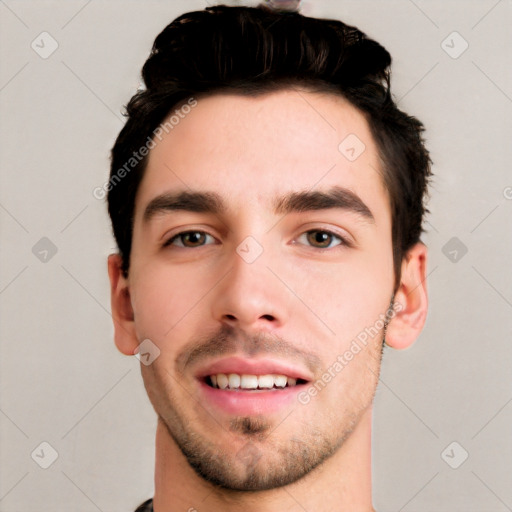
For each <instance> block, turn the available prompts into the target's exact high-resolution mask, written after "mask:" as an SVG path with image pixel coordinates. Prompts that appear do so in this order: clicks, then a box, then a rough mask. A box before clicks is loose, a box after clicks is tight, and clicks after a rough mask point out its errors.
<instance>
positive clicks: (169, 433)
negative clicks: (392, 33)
mask: <svg viewBox="0 0 512 512" xmlns="http://www.w3.org/2000/svg"><path fill="white" fill-rule="evenodd" d="M390 62H391V58H390V56H389V54H388V52H387V51H386V50H385V49H384V48H383V47H382V46H380V45H379V44H378V43H376V42H374V41H372V40H370V39H368V38H367V37H366V36H365V35H364V34H363V33H362V32H360V31H359V30H358V29H356V28H353V27H349V26H347V25H344V24H343V23H341V22H339V21H334V20H317V19H313V18H308V17H305V16H302V15H300V14H299V13H297V12H284V11H280V10H278V9H272V8H269V7H267V6H260V7H259V8H248V7H226V6H217V7H212V8H208V9H206V10H205V11H199V12H192V13H187V14H185V15H183V16H181V17H179V18H178V19H176V20H175V21H174V22H172V23H171V24H170V25H169V26H168V27H167V28H166V29H165V30H164V31H163V32H162V33H161V34H160V35H159V36H158V37H157V39H156V40H155V43H154V47H153V51H152V54H151V56H150V57H149V59H148V60H147V62H146V63H145V65H144V68H143V79H144V84H145V88H143V89H141V90H140V91H139V92H138V93H137V94H136V95H135V96H134V97H133V98H132V99H131V101H130V103H129V104H128V107H127V116H128V120H127V123H126V125H125V127H124V128H123V130H122V131H121V133H120V135H119V137H118V139H117V141H116V143H115V146H114V148H113V150H112V168H111V177H110V181H109V185H108V189H109V195H108V201H109V213H110V216H111V219H112V224H113V230H114V235H115V238H116V241H117V244H118V247H119V252H118V254H113V255H111V256H110V257H109V261H108V268H109V276H110V281H111V294H112V312H113V319H114V325H115V342H116V345H117V347H118V348H119V350H120V351H121V352H122V353H124V354H127V355H133V354H137V357H139V358H140V360H141V363H142V364H141V371H142V375H143V379H144V384H145V387H146V389H147V392H148V395H149V398H150V400H151V402H152V404H153V406H154V409H155V411H156V413H157V415H158V427H157V432H156V469H155V471H156V472H155V496H154V499H153V500H149V501H148V502H146V503H145V504H143V505H141V507H140V508H139V509H138V510H140V511H143V510H144V511H146V510H154V511H155V512H175V511H182V510H188V511H194V510H197V511H209V512H215V511H218V510H222V511H224V512H226V511H235V510H236V511H239V510H244V511H247V512H249V511H250V512H252V511H258V512H268V511H277V510H288V511H299V510H301V511H302V510H310V511H322V512H330V511H332V512H334V511H341V510H347V511H352V512H358V511H361V512H367V511H371V510H373V508H372V502H371V459H370V454H371V446H370V437H371V410H372V399H373V396H374V393H375V389H376V386H377V382H378V375H379V369H380V361H381V355H382V350H383V345H384V343H386V344H387V345H389V346H392V347H394V348H398V349H400V348H405V347H408V346H410V345H411V344H412V343H413V342H414V340H415V339H416V338H417V336H418V334H419V333H420V331H421V329H422V327H423V325H424V322H425V317H426V311H427V293H426V286H425V274H426V256H427V251H426V248H425V246H424V245H423V244H422V243H421V242H420V234H421V223H422V218H423V215H424V213H425V207H424V196H425V194H426V188H427V185H428V181H429V177H430V159H429V155H428V152H427V150H426V149H425V147H424V144H423V140H422V136H421V134H422V130H423V127H422V125H421V123H420V122H419V121H417V120H416V119H415V118H413V117H409V116H407V115H406V114H404V113H403V112H401V111H400V110H398V109H397V107H396V105H395V104H394V102H393V100H392V98H391V94H390V89H389V65H390Z"/></svg>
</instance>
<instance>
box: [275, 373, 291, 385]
mask: <svg viewBox="0 0 512 512" xmlns="http://www.w3.org/2000/svg"><path fill="white" fill-rule="evenodd" d="M287 381H288V378H287V377H286V375H274V384H275V385H276V388H284V387H285V386H286V383H287Z"/></svg>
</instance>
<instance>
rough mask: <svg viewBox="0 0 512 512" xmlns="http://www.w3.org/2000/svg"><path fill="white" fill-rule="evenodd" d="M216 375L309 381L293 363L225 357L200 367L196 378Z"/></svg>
mask: <svg viewBox="0 0 512 512" xmlns="http://www.w3.org/2000/svg"><path fill="white" fill-rule="evenodd" d="M218 373H225V374H226V375H228V374H230V373H237V374H239V375H270V374H277V375H286V376H287V377H292V378H295V379H303V380H305V381H310V380H311V379H312V377H311V375H310V373H309V372H308V371H306V370H304V369H303V368H299V367H298V366H297V365H295V364H293V363H289V362H287V361H280V360H278V359H261V358H260V359H257V358H244V357H236V356H235V357H227V358H223V359H217V360H214V361H211V362H209V363H207V364H204V365H203V366H201V368H199V369H198V371H197V372H196V377H197V378H198V379H202V378H205V377H208V376H209V375H216V374H218Z"/></svg>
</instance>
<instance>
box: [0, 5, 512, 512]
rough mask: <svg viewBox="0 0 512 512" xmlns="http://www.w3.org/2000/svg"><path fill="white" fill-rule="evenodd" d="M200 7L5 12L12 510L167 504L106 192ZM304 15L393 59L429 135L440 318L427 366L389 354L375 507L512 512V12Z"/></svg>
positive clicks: (431, 238)
mask: <svg viewBox="0 0 512 512" xmlns="http://www.w3.org/2000/svg"><path fill="white" fill-rule="evenodd" d="M210 3H212V4H213V3H214V2H210ZM232 3H234V2H232ZM246 4H247V2H246ZM206 5H207V2H206V1H205V0H189V1H170V0H169V1H155V0H151V1H144V2H142V1H120V0H117V1H108V2H107V1H100V0H92V1H90V0H89V1H86V0H84V1H80V2H76V1H69V0H66V1H64V0H60V1H52V2H50V1H48V2H46V1H41V2H36V1H15V0H0V15H1V29H2V30H1V34H2V35H1V62H2V64H1V75H0V102H1V109H2V114H1V140H2V142H1V149H2V153H1V154H2V156H1V166H2V175H1V194H0V222H1V228H2V245H1V272H0V305H1V308H2V319H1V323H0V332H1V340H2V341H1V342H2V344H1V352H0V379H1V406H0V407H1V411H0V440H1V453H2V463H1V468H0V482H1V483H0V510H1V511H2V512H30V511H35V510H37V511H38V512H50V511H52V512H55V511H70V510H72V511H76V512H81V511H83V512H89V511H91V512H94V511H98V510H100V511H104V512H107V511H133V510H134V508H135V506H136V505H138V504H139V503H140V502H141V501H143V500H144V499H146V498H148V497H150V496H151V495H152V492H153V463H154V454H153V442H154V440H153V436H154V430H155V424H156V417H155V414H154V412H153V410H152V408H151V407H150V405H149V402H148V400H147V398H146V395H145V391H144V388H143V384H142V380H141V378H140V372H139V363H138V361H137V360H136V359H135V358H129V357H125V356H122V355H121V354H119V353H118V352H117V350H116V348H115V346H114V343H113V340H112V334H113V330H112V326H111V319H110V313H109V310H110V305H109V288H108V279H107V272H106V268H107V267H106V257H107V255H108V254H109V253H110V252H113V251H114V249H115V245H114V243H113V240H112V238H111V235H110V225H109V223H108V218H107V215H106V207H105V204H104V202H103V201H99V200H97V199H95V198H94V196H93V193H92V192H93V189H94V188H95V187H98V186H101V185H102V184H103V183H104V182H105V180H106V179H107V175H108V166H109V160H108V153H109V150H110V148H111V146H112V144H113V142H114V139H115V137H116V135H117V133H118V132H119V130H120V129H121V127H122V125H123V119H122V116H121V113H120V112H121V110H122V106H123V105H124V104H126V102H127V101H128V99H129V98H130V96H131V95H132V94H133V93H134V92H135V90H136V88H137V86H138V84H139V72H140V68H141V66H142V64H143V63H144V60H145V59H146V57H147V55H148V53H149V50H150V48H151V44H152V42H153V39H154V38H155V36H156V35H157V34H158V33H159V32H160V31H161V30H162V29H163V28H164V26H165V25H167V24H168V23H169V22H170V21H171V20H172V19H174V18H175V17H176V16H177V15H179V14H181V13H183V12H185V11H187V10H194V9H202V8H204V7H205V6H206ZM303 11H304V12H305V13H306V14H311V15H314V16H328V17H335V18H338V19H342V20H343V21H345V22H348V23H350V24H354V25H356V26H358V27H359V28H361V29H362V30H364V31H365V32H367V33H368V34H369V35H370V36H371V37H373V38H375V39H376V40H378V41H379V42H381V43H382V44H383V45H384V46H385V47H386V48H387V49H388V50H389V51H390V52H391V54H392V56H393V58H394V65H393V80H394V82H393V91H394V94H395V97H396V99H397V100H399V105H400V106H401V108H403V109H404V110H406V111H407V112H409V113H411V114H413V115H416V116H418V117H419V118H420V119H421V120H422V121H423V122H424V123H425V124H426V126H427V135H426V136H427V139H428V146H429V148H430V149H431V153H432V158H433V160H434V162H435V165H434V172H435V174H436V177H435V180H434V184H433V187H432V191H431V193H432V199H431V201H430V209H431V215H430V216H429V218H428V220H429V222H428V223H427V225H426V227H427V230H428V232H427V233H426V235H425V237H424V241H425V242H426V243H427V245H428V246H429V249H430V259H429V265H428V272H429V278H428V287H429V293H430V311H429V317H428V321H427V325H426V328H425V330H424V332H423V333H422V335H421V336H420V338H419V340H418V341H417V343H416V344H415V345H414V347H413V348H411V349H409V350H407V351H404V352H395V351H393V350H389V349H388V350H387V351H386V353H385V359H384V367H383V372H382V378H381V384H380V386H379V389H378V391H377V396H376V403H375V416H374V421H375V426H374V502H375V506H376V508H377V510H379V512H399V511H404V512H432V511H434V510H435V511H436V512H453V511H464V512H502V511H503V512H504V511H507V510H509V511H510V510H512V485H511V484H512V482H511V476H510V475H511V474H512V462H511V461H512V435H511V431H512V429H511V426H512V403H511V402H512V372H511V368H512V344H511V343H510V342H511V340H512V321H511V319H512V315H511V312H512V272H511V261H512V229H511V226H512V222H511V219H512V172H511V163H510V162H511V157H512V155H511V142H510V141H511V134H512V130H511V122H510V119H511V114H512V80H511V79H512V76H511V69H512V65H511V64H512V63H511V58H510V49H511V48H512V44H511V43H512V38H511V32H510V26H511V24H512V2H511V1H510V0H502V1H496V0H479V1H467V0H465V1H462V0H460V1H455V0H451V1H450V0H448V1H446V0H445V1H426V0H424V1H421V0H415V1H412V0H400V1H398V0H397V1H381V0H379V1H377V0H375V1H362V0H357V1H327V0H324V1H321V0H316V1H314V2H312V1H310V2H306V3H305V5H304V9H303ZM42 32H48V34H49V36H48V35H41V33H42ZM454 32H457V34H454ZM53 40H54V41H55V42H56V43H55V42H53ZM55 44H58V48H57V49H56V50H55V51H54V53H52V54H51V55H47V53H49V52H50V50H51V49H52V45H55ZM31 45H32V46H31ZM466 45H467V48H466ZM45 52H46V53H45ZM43 56H44V57H46V58H43ZM41 239H43V240H41ZM42 442H46V443H49V445H51V447H52V448H50V447H48V445H42V446H41V443H42ZM453 442H455V443H456V444H452V443H453ZM52 450H55V452H56V453H57V454H58V458H57V459H56V460H55V461H54V462H53V463H52V464H51V465H50V466H49V467H48V468H47V469H43V468H42V467H40V465H45V464H47V463H49V462H51V461H52V454H54V452H53V451H52ZM466 454H467V459H466V460H465V461H464V462H463V463H461V462H462V461H463V460H464V458H465V456H466ZM457 466H458V467H457ZM455 467H456V469H455ZM191 499H192V497H191ZM192 504H193V505H194V506H195V507H196V508H197V510H199V511H204V510H205V508H204V507H203V508H201V503H192ZM309 512H321V511H309Z"/></svg>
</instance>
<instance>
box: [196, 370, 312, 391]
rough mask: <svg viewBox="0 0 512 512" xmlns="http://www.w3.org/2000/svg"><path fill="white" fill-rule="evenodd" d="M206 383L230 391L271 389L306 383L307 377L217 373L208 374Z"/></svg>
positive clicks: (205, 379) (205, 378)
mask: <svg viewBox="0 0 512 512" xmlns="http://www.w3.org/2000/svg"><path fill="white" fill-rule="evenodd" d="M203 381H204V383H205V384H206V385H208V386H210V387H212V388H216V389H225V390H228V391H269V390H275V391H277V390H282V389H285V388H291V387H295V386H300V385H302V384H306V382H307V381H306V380H305V379H301V378H298V379H297V378H295V377H289V376H287V375H283V374H265V375H254V374H245V373H243V374H239V373H229V374H226V373H215V374H212V375H207V376H206V377H204V379H203Z"/></svg>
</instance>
